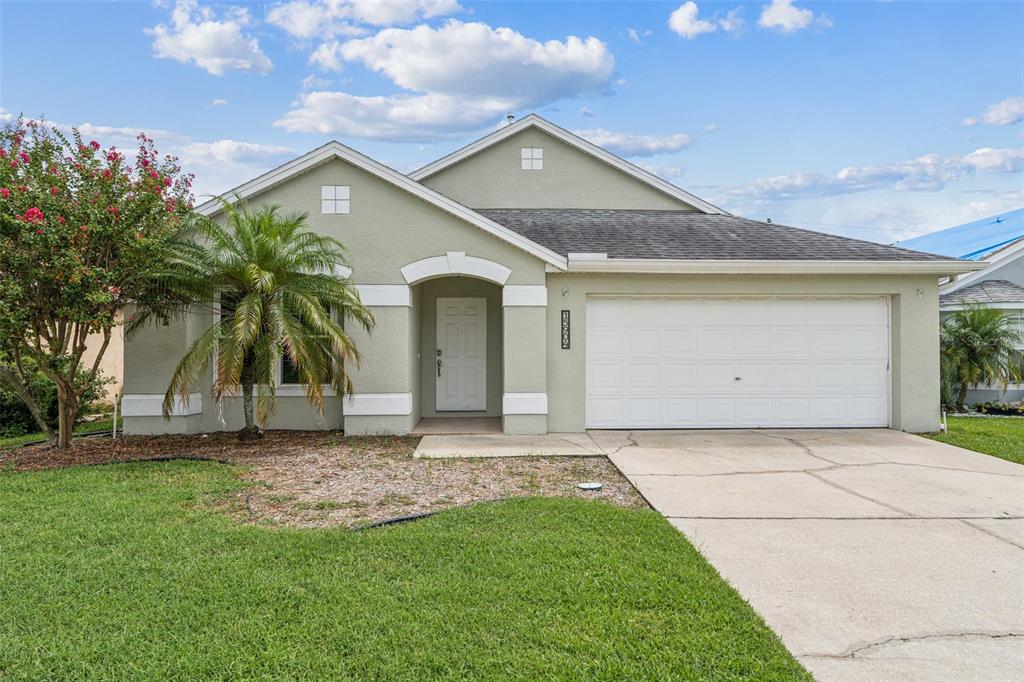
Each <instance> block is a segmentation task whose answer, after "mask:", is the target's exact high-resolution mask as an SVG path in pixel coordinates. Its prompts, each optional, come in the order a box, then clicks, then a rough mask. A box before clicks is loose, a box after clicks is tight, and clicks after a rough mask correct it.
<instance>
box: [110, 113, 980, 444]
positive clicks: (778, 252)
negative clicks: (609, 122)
mask: <svg viewBox="0 0 1024 682" xmlns="http://www.w3.org/2000/svg"><path fill="white" fill-rule="evenodd" d="M233 193H237V195H238V196H240V197H242V198H243V199H244V200H246V201H249V202H253V203H273V204H279V205H281V206H282V207H284V208H285V209H287V210H291V211H303V212H306V213H308V214H309V221H308V223H309V225H310V227H311V228H312V229H314V230H317V231H319V232H323V233H327V234H330V235H333V236H335V237H337V238H338V239H340V240H341V241H342V242H343V243H344V244H345V245H346V247H347V249H348V252H349V257H350V265H351V273H349V276H350V278H351V280H352V282H353V283H354V284H355V285H356V286H357V287H358V291H359V293H360V296H361V298H362V300H363V302H364V303H365V304H366V305H367V306H369V307H370V308H371V309H372V311H373V313H374V315H375V316H376V328H375V329H374V330H373V331H372V333H370V334H364V333H362V332H361V330H356V331H352V334H353V335H354V337H355V340H356V341H357V343H358V346H359V348H360V350H361V353H362V355H363V362H362V363H361V366H360V367H359V368H358V369H356V368H353V370H352V372H353V381H354V388H355V392H354V395H352V396H350V397H345V398H342V397H341V396H336V395H335V396H330V397H328V398H327V400H326V405H325V409H324V411H323V414H322V415H319V414H318V413H317V411H316V410H315V409H314V408H312V407H310V405H309V404H308V403H307V402H306V399H305V397H304V392H303V387H302V386H300V385H295V384H293V383H290V381H291V380H290V378H289V377H291V376H292V373H291V372H289V371H284V368H282V371H281V372H279V379H278V381H279V386H278V387H277V393H278V395H279V396H281V398H280V404H279V409H278V413H277V415H276V416H275V417H274V419H273V421H272V422H271V423H270V424H269V426H270V427H271V428H286V429H287V428H290V429H312V428H332V429H344V430H345V431H346V432H347V433H348V434H375V433H392V434H403V433H409V432H410V431H411V430H412V429H413V428H414V427H415V426H416V424H417V423H418V422H419V421H420V420H421V419H423V418H428V417H451V418H459V417H500V419H501V424H502V428H503V430H504V431H505V432H506V433H545V432H569V431H581V430H583V429H585V428H596V429H601V428H609V429H611V428H623V429H654V428H716V427H721V428H730V427H732V428H748V427H749V428H756V427H858V426H859V427H886V426H888V427H892V428H896V429H903V430H907V431H925V430H934V429H935V428H936V427H937V426H938V422H939V383H938V375H939V372H938V335H937V329H938V317H939V310H938V281H939V276H943V275H953V274H956V273H961V272H967V271H971V270H973V269H975V268H977V267H980V266H979V265H978V264H976V263H971V262H965V261H961V260H957V259H952V258H947V257H943V256H937V255H932V254H927V253H920V252H915V251H910V250H906V249H901V248H895V247H891V246H884V245H880V244H875V243H871V242H866V241H858V240H854V239H846V238H843V237H838V236H834V235H828V234H820V233H816V232H811V231H807V230H802V229H796V228H791V227H785V226H782V225H777V224H771V223H767V222H758V221H754V220H746V219H743V218H739V217H736V216H733V215H730V214H729V213H727V212H726V211H724V210H722V209H720V208H718V207H716V206H714V205H712V204H710V203H708V202H707V201H704V200H703V199H700V198H698V197H696V196H694V195H692V194H690V193H689V192H686V191H684V190H682V189H680V188H679V187H677V186H676V185H674V184H671V183H669V182H666V181H665V180H662V179H661V178H659V177H657V176H655V175H652V174H651V173H648V172H647V171H645V170H643V169H641V168H639V167H637V166H635V165H633V164H631V163H629V162H627V161H625V160H623V159H621V158H619V157H617V156H615V155H614V154H611V153H609V152H608V151H606V150H605V149H602V148H601V147H598V146H596V145H594V144H591V143H590V142H588V141H586V140H584V139H581V138H580V137H578V136H576V135H574V134H572V133H570V132H569V131H566V130H564V129H562V128H560V127H558V126H556V125H554V124H552V123H550V122H548V121H546V120H544V119H543V118H540V117H538V116H536V115H530V116H527V117H525V118H522V119H520V120H518V121H515V122H513V123H510V124H509V125H507V126H506V127H503V128H501V129H499V130H497V131H495V132H493V133H491V134H489V135H487V136H485V137H483V138H481V139H479V140H477V141H476V142H473V143H472V144H470V145H468V146H466V147H464V148H462V149H459V150H457V151H455V152H453V153H451V154H449V155H448V156H445V157H443V158H441V159H439V160H437V161H435V162H433V163H431V164H430V165H428V166H425V167H423V168H421V169H419V170H418V171H415V172H413V173H410V174H408V175H406V174H403V173H399V172H397V171H395V170H393V169H391V168H388V167H387V166H385V165H383V164H381V163H379V162H377V161H375V160H373V159H371V158H368V157H366V156H364V155H362V154H360V153H358V152H356V151H354V150H353V149H351V148H349V147H347V146H345V145H343V144H340V143H338V142H330V143H327V144H325V145H323V146H322V147H319V148H317V149H315V150H313V151H311V152H309V153H308V154H305V155H303V156H301V157H299V158H297V159H295V160H294V161H291V162H289V163H286V164H284V165H282V166H280V167H278V168H275V169H274V170H272V171H270V172H268V173H266V174H264V175H261V176H259V177H257V178H255V179H253V180H251V181H250V182H247V183H245V184H243V185H241V186H239V187H237V188H236V189H235V190H233ZM199 210H201V211H203V212H206V213H208V214H210V215H216V213H217V211H218V204H217V203H216V202H212V201H211V202H208V203H206V204H203V205H202V206H200V207H199ZM213 314H214V313H213V312H205V313H203V312H197V313H196V314H195V315H193V316H192V317H191V318H189V319H187V320H183V321H180V322H171V323H170V324H169V325H167V326H163V327H154V328H149V329H146V330H144V331H143V332H142V333H140V334H139V335H137V336H135V337H134V338H133V339H131V340H130V341H129V342H128V343H127V344H126V348H125V359H124V373H125V389H124V390H125V397H124V402H123V410H124V416H125V427H124V428H125V431H126V432H127V433H154V432H168V431H171V432H188V433H195V432H202V431H212V430H220V429H235V428H238V427H239V426H240V421H241V413H242V411H241V409H240V407H239V405H238V402H237V401H238V400H240V398H227V399H225V400H224V401H223V404H222V405H216V404H213V402H212V401H210V400H209V399H208V398H207V395H208V389H209V385H208V383H209V382H207V383H206V385H202V386H197V387H196V392H195V393H194V394H193V395H191V397H190V400H189V402H188V404H187V406H185V405H181V406H179V407H178V409H177V410H176V411H175V412H174V414H173V416H172V417H171V418H170V420H169V421H167V420H164V419H163V418H162V417H161V416H160V403H161V400H162V397H163V394H164V391H165V390H166V389H167V385H168V379H169V377H170V376H171V373H172V371H173V369H174V367H175V365H176V364H177V362H178V361H179V359H180V358H181V357H182V354H183V353H184V352H185V349H186V348H187V347H188V345H189V343H190V342H191V341H192V340H193V339H195V338H196V337H197V335H198V334H199V333H200V332H201V331H202V330H203V329H205V328H206V327H207V326H208V325H210V324H211V323H212V315H213Z"/></svg>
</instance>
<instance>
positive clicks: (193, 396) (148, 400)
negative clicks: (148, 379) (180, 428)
mask: <svg viewBox="0 0 1024 682" xmlns="http://www.w3.org/2000/svg"><path fill="white" fill-rule="evenodd" d="M163 404H164V397H163V396H162V395H159V394H155V395H154V394H129V395H126V396H124V397H123V398H121V416H122V417H162V416H163V414H164V413H163ZM202 412H203V394H202V393H189V395H188V405H187V406H186V405H182V404H181V401H180V400H178V399H177V398H175V400H174V409H173V410H172V411H171V415H170V416H172V417H187V416H189V415H192V414H202Z"/></svg>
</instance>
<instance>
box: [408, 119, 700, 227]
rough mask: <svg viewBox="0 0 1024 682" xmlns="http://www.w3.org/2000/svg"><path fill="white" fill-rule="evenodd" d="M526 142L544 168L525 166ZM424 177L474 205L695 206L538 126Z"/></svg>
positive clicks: (447, 193)
mask: <svg viewBox="0 0 1024 682" xmlns="http://www.w3.org/2000/svg"><path fill="white" fill-rule="evenodd" d="M523 147H541V148H543V149H544V169H543V170H539V171H524V170H522V167H521V164H520V151H521V149H522V148H523ZM422 182H423V184H425V185H427V186H428V187H432V188H434V189H436V190H437V191H439V192H441V193H442V194H444V195H447V196H449V197H451V198H452V199H455V200H456V201H458V202H459V203H462V204H465V205H466V206H472V207H473V208H621V209H626V208H634V209H636V208H641V209H642V208H649V209H675V210H687V209H689V210H694V209H693V207H692V206H690V205H689V204H685V203H683V202H681V201H679V200H678V199H675V198H674V197H671V196H669V195H667V194H665V193H663V192H660V191H658V190H656V189H654V188H653V187H651V186H650V185H647V184H645V183H643V182H640V181H639V180H637V179H635V178H632V177H630V176H629V175H627V174H625V173H623V172H622V171H620V170H618V169H616V168H613V167H612V166H610V165H608V164H607V163H605V162H604V161H599V160H598V159H596V158H594V157H592V156H590V155H589V154H586V153H584V152H582V151H580V150H579V149H576V148H575V147H572V146H570V145H567V144H566V143H564V142H562V141H561V140H558V139H556V138H554V137H551V136H550V135H548V134H547V133H544V132H541V131H540V130H537V129H536V128H527V129H526V130H524V131H522V132H520V133H517V134H515V135H513V136H512V137H510V138H508V139H506V140H502V141H501V142H498V143H496V144H494V145H492V146H491V147H488V148H487V149H485V150H483V151H481V152H478V153H477V154H475V155H473V156H470V157H468V158H466V159H464V160H462V161H461V162H459V163H457V164H455V165H453V166H449V167H448V168H445V169H444V170H442V171H440V172H438V173H437V174H435V175H432V176H430V177H428V178H425V179H424V180H423V181H422Z"/></svg>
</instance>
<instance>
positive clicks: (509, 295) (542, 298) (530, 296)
mask: <svg viewBox="0 0 1024 682" xmlns="http://www.w3.org/2000/svg"><path fill="white" fill-rule="evenodd" d="M547 304H548V288H547V287H546V286H542V285H533V284H506V285H505V287H504V288H503V289H502V290H501V305H503V306H505V307H509V306H547Z"/></svg>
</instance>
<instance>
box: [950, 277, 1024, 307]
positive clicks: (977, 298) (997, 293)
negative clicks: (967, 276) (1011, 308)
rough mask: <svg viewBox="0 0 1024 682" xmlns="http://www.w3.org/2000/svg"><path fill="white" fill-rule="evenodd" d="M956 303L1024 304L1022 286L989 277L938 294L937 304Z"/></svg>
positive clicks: (1023, 289) (1023, 288)
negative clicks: (982, 280) (940, 294)
mask: <svg viewBox="0 0 1024 682" xmlns="http://www.w3.org/2000/svg"><path fill="white" fill-rule="evenodd" d="M958 303H1020V304H1021V305H1024V287H1021V286H1018V285H1016V284H1014V283H1013V282H1008V281H1006V280H1005V279H989V280H985V281H984V282H978V283H977V284H971V285H970V286H966V287H964V288H963V289H957V290H956V291H953V292H950V293H948V294H943V295H942V296H939V305H956V304H958Z"/></svg>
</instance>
